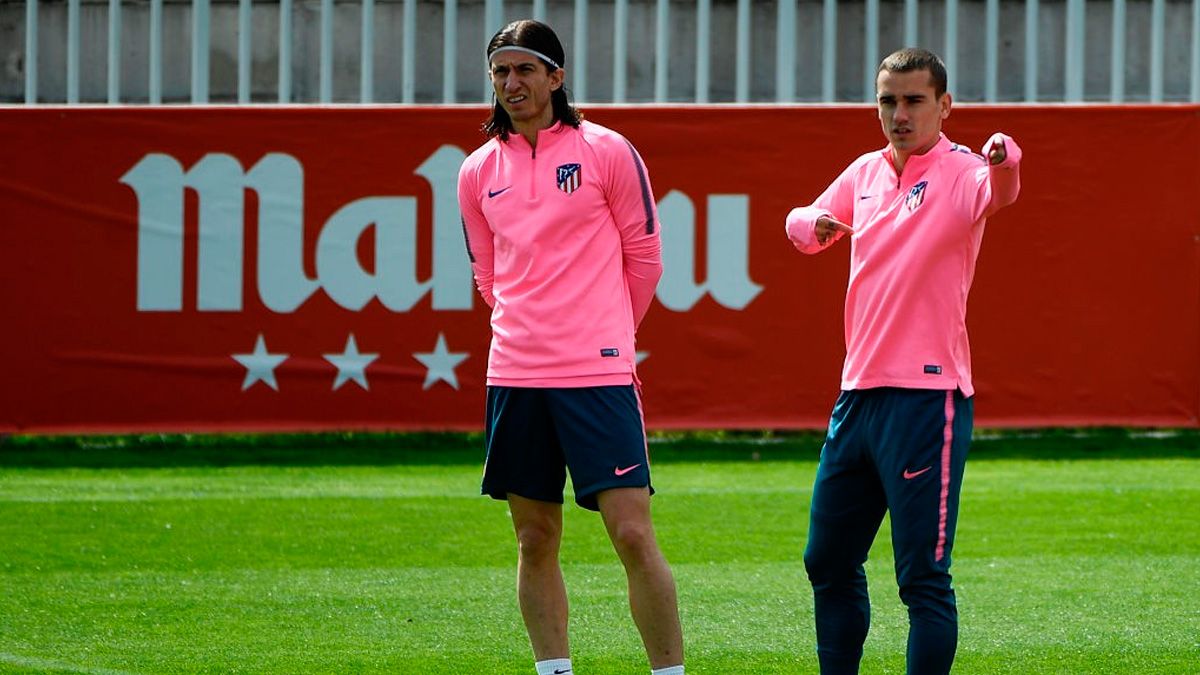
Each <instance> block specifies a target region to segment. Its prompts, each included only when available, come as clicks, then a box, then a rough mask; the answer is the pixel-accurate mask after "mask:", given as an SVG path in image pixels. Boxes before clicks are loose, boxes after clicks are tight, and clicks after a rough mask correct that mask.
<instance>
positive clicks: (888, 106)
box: [875, 70, 950, 155]
mask: <svg viewBox="0 0 1200 675" xmlns="http://www.w3.org/2000/svg"><path fill="white" fill-rule="evenodd" d="M875 94H876V95H875V100H876V103H877V104H878V106H879V123H880V125H881V126H882V127H883V135H884V136H887V139H888V141H889V142H890V143H891V145H892V148H893V149H895V150H896V151H897V152H900V153H903V154H905V155H910V154H914V153H915V154H920V153H922V152H925V151H926V150H929V149H930V148H932V147H933V146H934V145H935V144H936V143H937V141H938V135H939V134H940V133H941V131H942V120H944V119H946V118H947V117H949V116H950V94H948V93H944V94H942V95H941V96H940V97H939V96H937V92H936V91H935V90H934V86H933V76H932V75H930V73H929V71H928V70H914V71H910V72H907V73H893V72H891V71H889V70H882V71H880V72H879V75H878V76H876V78H875Z"/></svg>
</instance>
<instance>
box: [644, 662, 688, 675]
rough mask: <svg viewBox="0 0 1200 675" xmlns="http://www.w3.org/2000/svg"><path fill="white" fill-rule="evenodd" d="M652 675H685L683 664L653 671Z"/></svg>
mask: <svg viewBox="0 0 1200 675" xmlns="http://www.w3.org/2000/svg"><path fill="white" fill-rule="evenodd" d="M650 675H683V664H682V663H681V664H679V665H678V666H667V667H666V668H658V669H651V671H650Z"/></svg>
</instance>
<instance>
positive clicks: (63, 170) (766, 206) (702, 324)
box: [0, 106, 1200, 433]
mask: <svg viewBox="0 0 1200 675" xmlns="http://www.w3.org/2000/svg"><path fill="white" fill-rule="evenodd" d="M586 112H587V114H588V117H589V118H590V119H592V120H594V121H596V122H598V123H600V124H604V125H606V126H610V127H612V128H614V129H617V130H618V131H620V132H621V133H623V134H624V135H625V136H626V137H628V138H629V139H630V141H632V142H633V144H634V145H635V146H637V148H638V149H639V151H640V152H641V154H642V156H643V157H644V158H645V160H646V164H647V166H648V168H649V170H650V178H651V181H652V183H653V187H654V196H655V199H656V200H657V201H658V205H659V212H660V218H661V220H662V224H663V230H662V234H663V250H664V276H663V280H662V282H661V283H660V286H659V289H658V295H657V302H656V303H655V305H654V306H653V307H652V308H651V310H650V313H649V315H648V317H647V318H646V320H645V322H644V324H643V325H642V328H641V330H640V332H639V341H638V349H639V352H642V353H643V361H642V362H641V365H640V366H639V374H640V376H641V379H642V380H643V382H644V384H645V388H644V393H645V407H646V417H647V423H648V425H649V426H650V427H652V428H659V429H661V428H714V427H716V428H764V427H765V428H805V427H809V428H819V427H822V426H823V425H824V424H825V422H826V420H827V418H828V414H829V410H830V407H831V406H832V403H833V400H834V398H835V396H836V394H837V387H838V379H839V373H840V368H841V361H842V358H843V356H844V346H843V339H842V304H843V300H844V292H845V285H846V277H847V269H848V265H847V255H848V248H847V247H844V246H842V247H834V248H833V249H831V250H830V251H827V252H825V253H823V254H821V255H818V256H812V257H810V256H804V255H802V254H800V253H798V252H796V251H795V250H794V249H793V248H792V246H791V244H790V243H789V242H788V240H787V238H786V237H785V235H784V232H783V221H784V217H785V215H786V214H787V212H788V210H789V209H790V208H791V207H792V206H796V205H800V204H806V203H808V202H810V201H811V200H812V199H813V198H814V197H815V196H816V195H817V194H818V193H819V192H820V191H821V190H822V189H823V188H824V187H825V186H826V185H827V184H828V183H829V182H830V181H831V180H832V179H833V178H834V177H835V176H836V175H837V174H838V173H839V172H840V171H841V170H842V168H844V167H845V166H846V165H847V164H848V163H849V162H850V161H851V160H853V159H854V158H855V157H856V156H858V155H859V154H861V153H862V152H865V151H867V150H871V149H874V148H878V147H882V145H883V144H884V140H883V136H882V134H881V132H880V130H879V128H878V123H877V121H876V120H875V116H874V111H873V109H871V108H869V107H863V106H853V107H753V108H730V107H707V108H705V107H700V108H697V107H687V108H662V107H649V108H638V107H604V108H595V109H589V110H587V111H586ZM484 114H485V112H484V111H483V110H482V109H480V108H476V107H469V108H468V107H438V108H398V107H377V108H333V109H331V108H307V107H306V108H218V107H212V108H191V107H189V108H157V109H155V108H84V107H66V108H62V107H55V108H51V107H24V108H6V109H0V148H2V152H3V161H2V163H0V310H2V311H3V317H4V326H5V328H4V330H2V331H0V352H2V353H3V355H4V363H5V368H4V377H3V379H2V380H0V433H13V432H50V433H58V432H92V431H129V432H140V431H219V430H228V431H233V430H320V429H351V430H352V429H478V428H480V426H481V419H482V415H483V402H484V386H485V384H484V371H485V367H486V360H487V348H488V340H489V336H490V331H489V327H488V313H487V310H486V306H485V305H484V304H483V302H482V301H481V300H480V299H479V298H478V297H477V295H476V293H475V291H474V287H473V283H472V280H471V276H470V268H469V265H468V262H467V256H466V252H465V249H464V246H463V240H462V230H461V226H460V224H459V216H458V210H457V204H456V200H455V177H456V175H457V170H458V167H459V164H460V163H461V161H462V159H463V158H464V157H465V155H466V154H467V153H468V152H470V151H471V150H472V149H473V148H475V147H476V146H477V145H478V144H479V143H480V142H481V141H482V140H483V139H482V137H481V136H480V134H479V131H478V127H479V123H480V122H481V120H482V118H483V116H484ZM945 128H946V132H947V134H948V135H949V136H950V137H951V138H952V139H953V140H955V141H957V142H959V143H963V144H966V145H969V146H971V147H974V148H976V149H978V148H979V146H980V145H981V144H982V143H983V141H984V140H985V139H986V138H987V137H988V136H989V135H990V134H991V132H992V131H996V130H1003V131H1006V132H1008V133H1010V134H1012V135H1013V136H1014V137H1015V138H1016V139H1017V140H1018V141H1019V142H1020V143H1021V145H1022V147H1023V148H1024V151H1025V159H1024V162H1023V165H1022V183H1023V190H1022V194H1021V197H1020V199H1019V200H1018V202H1017V204H1015V205H1014V206H1012V207H1010V208H1008V209H1005V210H1004V211H1002V212H1000V213H999V214H998V215H996V216H995V217H993V218H992V220H991V221H990V222H989V223H988V226H987V234H986V236H985V237H984V245H983V252H982V254H981V256H980V260H979V265H978V273H977V275H976V279H975V286H974V290H973V292H972V297H971V302H970V311H969V317H968V322H969V326H970V331H971V339H972V352H973V355H974V363H975V377H976V386H977V390H978V397H977V403H976V420H977V424H978V425H980V426H1049V425H1147V426H1149V425H1169V426H1188V427H1195V426H1198V425H1200V202H1198V201H1197V200H1196V199H1195V195H1196V193H1197V191H1198V190H1200V168H1198V166H1197V164H1196V162H1195V161H1194V160H1193V158H1194V157H1195V156H1197V154H1200V108H1198V107H1196V106H1160V107H1138V106H1128V107H1060V106H1056V107H1048V108H1036V107H1024V106H1022V107H971V106H960V107H958V108H956V109H955V110H954V112H953V114H952V116H951V117H950V119H949V120H948V122H947V124H946V127H945Z"/></svg>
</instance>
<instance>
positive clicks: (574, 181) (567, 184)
mask: <svg viewBox="0 0 1200 675" xmlns="http://www.w3.org/2000/svg"><path fill="white" fill-rule="evenodd" d="M582 184H583V166H582V165H580V164H562V165H560V166H559V167H558V189H559V190H562V191H563V192H565V193H567V194H571V193H572V192H574V191H576V190H578V189H579V186H580V185H582Z"/></svg>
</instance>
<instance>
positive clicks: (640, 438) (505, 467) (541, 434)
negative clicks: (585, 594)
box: [480, 384, 654, 511]
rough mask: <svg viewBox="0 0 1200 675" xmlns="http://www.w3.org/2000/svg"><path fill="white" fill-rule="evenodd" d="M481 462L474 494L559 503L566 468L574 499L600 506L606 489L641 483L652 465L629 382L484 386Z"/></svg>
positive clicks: (647, 478) (643, 484)
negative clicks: (479, 481)
mask: <svg viewBox="0 0 1200 675" xmlns="http://www.w3.org/2000/svg"><path fill="white" fill-rule="evenodd" d="M485 435H486V443H487V462H486V463H485V464H484V468H483V485H482V487H481V488H480V492H481V493H482V494H485V495H490V496H491V497H492V498H494V499H507V498H508V495H509V493H512V494H515V495H518V496H521V497H525V498H527V499H536V500H539V501H544V502H554V503H557V504H561V503H562V502H563V487H564V486H565V485H566V471H567V470H569V471H570V472H571V484H572V485H573V486H574V488H575V502H576V503H577V504H579V505H580V506H582V507H583V508H585V509H590V510H592V511H597V510H599V506H598V504H597V501H596V496H597V495H598V494H599V493H600V492H603V491H604V490H610V489H612V488H623V487H646V488H649V489H650V493H651V494H653V493H654V488H653V487H652V486H651V485H650V465H649V458H648V455H647V453H646V431H645V425H644V424H643V422H642V409H641V403H640V402H639V401H638V397H637V393H636V392H635V391H634V388H633V385H631V384H630V385H624V386H609V387H577V388H562V389H552V388H545V389H543V388H527V387H493V386H490V387H488V394H487V418H486V420H485Z"/></svg>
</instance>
